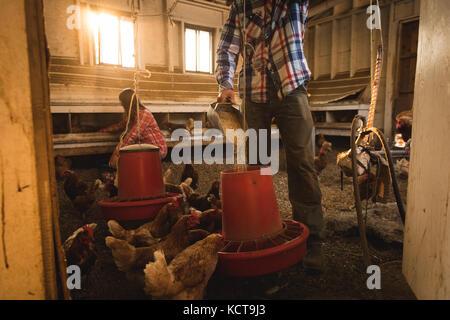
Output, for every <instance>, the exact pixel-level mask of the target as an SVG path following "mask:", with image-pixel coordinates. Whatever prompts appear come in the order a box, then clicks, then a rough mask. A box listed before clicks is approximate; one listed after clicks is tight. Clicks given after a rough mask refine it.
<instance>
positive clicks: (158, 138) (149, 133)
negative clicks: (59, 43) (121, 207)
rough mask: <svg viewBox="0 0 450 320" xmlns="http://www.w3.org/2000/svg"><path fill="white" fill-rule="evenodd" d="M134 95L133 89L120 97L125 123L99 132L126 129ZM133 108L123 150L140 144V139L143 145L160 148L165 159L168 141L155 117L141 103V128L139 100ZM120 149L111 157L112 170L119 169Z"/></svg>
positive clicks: (134, 103)
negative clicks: (137, 112)
mask: <svg viewBox="0 0 450 320" xmlns="http://www.w3.org/2000/svg"><path fill="white" fill-rule="evenodd" d="M133 94H134V91H133V90H132V89H125V90H123V91H122V92H121V93H120V95H119V100H120V102H121V103H122V106H123V107H124V109H125V114H124V115H125V117H126V119H124V120H123V121H121V122H119V123H117V124H113V125H112V126H109V127H107V128H104V129H101V130H99V131H98V132H118V131H122V130H124V129H125V127H126V124H127V119H128V111H129V108H130V102H131V98H132V96H133ZM133 100H134V101H133V106H132V114H131V118H130V123H129V125H128V132H127V134H126V135H125V137H124V139H123V141H122V144H121V145H120V147H121V148H123V147H126V146H129V145H132V144H138V143H139V138H140V143H141V144H152V145H155V146H158V147H159V153H160V155H161V158H165V157H166V155H167V144H166V140H165V139H164V136H163V134H162V133H161V131H160V130H159V127H158V124H157V123H156V120H155V118H154V117H153V114H152V113H151V112H150V111H149V110H147V109H146V108H145V107H144V106H143V105H142V104H141V103H140V102H139V124H140V125H139V126H138V124H137V114H136V100H138V99H137V98H136V97H135V98H134V99H133ZM139 129H140V130H139ZM118 158H119V156H118V148H116V149H115V150H114V152H113V154H112V156H111V159H110V161H109V166H110V167H112V168H116V167H117V160H118Z"/></svg>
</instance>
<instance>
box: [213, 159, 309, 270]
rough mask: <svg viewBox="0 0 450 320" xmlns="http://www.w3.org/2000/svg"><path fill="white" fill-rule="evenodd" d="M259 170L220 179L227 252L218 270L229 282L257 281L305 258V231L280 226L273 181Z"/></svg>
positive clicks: (299, 226) (286, 222)
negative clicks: (235, 278) (234, 278)
mask: <svg viewBox="0 0 450 320" xmlns="http://www.w3.org/2000/svg"><path fill="white" fill-rule="evenodd" d="M261 169H262V167H257V166H254V167H248V168H247V170H246V171H237V170H231V171H224V172H222V173H221V188H222V208H223V216H222V228H223V232H224V234H225V246H224V248H223V249H222V250H221V251H220V252H219V263H218V266H217V269H218V271H219V272H220V273H222V274H225V275H228V276H242V277H248V276H258V275H263V274H268V273H272V272H276V271H279V270H282V269H285V268H288V267H290V266H292V265H294V264H296V263H298V262H299V261H300V260H301V259H302V258H303V257H304V256H305V253H306V239H307V238H308V236H309V230H308V228H307V227H306V226H305V225H303V224H301V223H299V222H296V221H293V220H281V218H280V213H279V211H278V205H277V200H276V197H275V192H274V189H273V181H272V176H271V175H261Z"/></svg>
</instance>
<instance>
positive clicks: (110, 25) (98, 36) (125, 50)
mask: <svg viewBox="0 0 450 320" xmlns="http://www.w3.org/2000/svg"><path fill="white" fill-rule="evenodd" d="M90 25H91V28H92V32H93V38H94V47H95V48H94V50H95V63H96V64H112V65H121V66H123V67H126V68H134V66H135V63H136V62H135V56H134V23H133V21H132V20H131V19H130V18H128V17H121V16H117V15H113V14H109V13H104V12H99V13H95V12H91V16H90Z"/></svg>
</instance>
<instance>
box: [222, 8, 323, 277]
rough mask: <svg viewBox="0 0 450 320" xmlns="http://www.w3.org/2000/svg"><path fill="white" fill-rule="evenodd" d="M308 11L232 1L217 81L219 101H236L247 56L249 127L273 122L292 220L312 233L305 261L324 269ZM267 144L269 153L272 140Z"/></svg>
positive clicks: (244, 89)
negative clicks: (284, 168) (283, 156)
mask: <svg viewBox="0 0 450 320" xmlns="http://www.w3.org/2000/svg"><path fill="white" fill-rule="evenodd" d="M244 3H245V10H244ZM308 7H309V0H245V1H244V0H234V1H233V3H232V4H231V8H230V14H229V18H228V20H227V22H226V23H225V25H224V28H223V31H222V36H221V39H220V42H219V46H218V49H217V67H216V78H217V82H218V83H219V97H218V102H225V101H227V100H231V101H232V102H233V103H234V102H235V97H234V90H233V78H234V74H235V71H236V66H237V63H238V59H239V55H242V56H244V55H245V66H244V67H243V68H245V75H246V77H245V78H246V79H245V84H244V82H243V80H244V79H243V73H244V72H243V70H241V72H240V74H239V92H240V96H241V98H243V103H244V105H245V115H246V120H247V124H248V127H249V128H253V129H267V131H268V132H271V130H270V129H271V123H272V118H275V121H276V124H277V126H278V128H279V130H280V134H281V139H282V143H283V145H284V147H285V151H286V159H287V173H288V186H289V199H290V202H291V204H292V208H293V217H294V219H295V220H297V221H300V222H302V223H305V224H306V225H307V226H308V227H309V229H310V231H311V235H310V237H309V239H308V254H307V256H306V257H305V258H304V260H303V263H304V265H305V267H307V268H309V269H314V270H321V269H322V268H323V261H322V255H321V233H322V230H323V214H322V205H321V199H322V194H321V191H320V187H319V183H318V179H317V175H316V173H315V171H314V154H313V146H312V129H313V126H314V123H313V120H312V116H311V111H310V109H309V104H308V98H307V92H306V88H305V86H306V85H307V82H308V79H309V77H310V75H311V72H310V71H309V68H308V64H307V62H306V59H305V56H304V53H303V37H304V33H305V28H306V20H307V15H308ZM244 26H245V27H244ZM245 34H246V44H245V50H244V38H245V37H244V35H245ZM244 94H245V99H244ZM266 141H269V146H268V149H267V150H270V137H268V139H267V140H266Z"/></svg>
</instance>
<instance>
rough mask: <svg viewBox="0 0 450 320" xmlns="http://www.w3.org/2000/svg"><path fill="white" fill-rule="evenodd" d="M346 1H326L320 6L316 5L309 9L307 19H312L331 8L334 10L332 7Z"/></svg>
mask: <svg viewBox="0 0 450 320" xmlns="http://www.w3.org/2000/svg"><path fill="white" fill-rule="evenodd" d="M344 1H346V0H326V1H324V2H322V3H321V4H318V5H317V6H314V7H312V8H311V9H309V17H310V18H311V17H314V16H316V15H318V14H321V13H322V12H325V11H327V10H329V9H331V8H334V6H336V5H338V4H340V3H342V2H344Z"/></svg>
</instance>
